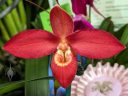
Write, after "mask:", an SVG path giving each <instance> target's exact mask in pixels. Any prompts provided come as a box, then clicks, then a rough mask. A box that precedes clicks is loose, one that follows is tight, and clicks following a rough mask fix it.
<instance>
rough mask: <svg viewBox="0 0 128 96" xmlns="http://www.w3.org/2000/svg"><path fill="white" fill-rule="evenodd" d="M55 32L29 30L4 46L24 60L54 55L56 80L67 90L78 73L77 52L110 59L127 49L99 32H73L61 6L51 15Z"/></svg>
mask: <svg viewBox="0 0 128 96" xmlns="http://www.w3.org/2000/svg"><path fill="white" fill-rule="evenodd" d="M50 21H51V26H52V29H53V33H49V32H47V31H45V30H40V29H39V30H36V29H33V30H26V31H24V32H21V33H19V34H17V35H16V36H14V37H13V38H12V39H11V40H9V41H8V42H7V43H6V44H5V45H4V50H6V51H8V52H9V53H11V54H13V55H15V56H17V57H22V58H39V57H42V56H46V55H49V54H51V53H54V56H53V58H52V64H51V68H52V71H53V75H54V77H55V78H56V79H57V80H58V81H59V83H60V84H61V85H62V86H63V87H68V86H69V85H70V84H71V82H72V80H73V78H74V76H75V74H76V71H77V61H76V56H75V55H76V53H78V54H80V55H81V56H86V57H88V58H97V59H102V58H109V57H111V56H113V55H115V54H117V53H119V52H120V51H121V50H123V49H124V48H125V47H124V46H123V45H122V44H121V43H120V42H119V41H118V40H117V39H116V38H115V37H114V36H112V35H111V34H110V33H107V32H105V31H102V30H97V29H86V30H79V31H77V32H73V29H74V28H73V21H72V18H71V17H70V16H69V15H68V14H67V13H66V12H65V11H64V10H63V9H61V8H60V7H59V6H55V7H54V8H53V9H52V10H51V12H50Z"/></svg>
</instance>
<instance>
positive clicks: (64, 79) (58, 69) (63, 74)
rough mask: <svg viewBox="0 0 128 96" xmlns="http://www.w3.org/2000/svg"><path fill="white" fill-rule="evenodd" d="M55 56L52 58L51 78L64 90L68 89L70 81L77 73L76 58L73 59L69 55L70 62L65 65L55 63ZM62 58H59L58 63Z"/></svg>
mask: <svg viewBox="0 0 128 96" xmlns="http://www.w3.org/2000/svg"><path fill="white" fill-rule="evenodd" d="M56 55H57V53H55V55H54V56H53V58H52V64H51V68H52V71H53V76H54V77H55V78H56V79H57V81H58V82H59V83H60V85H61V86H62V87H64V88H66V87H68V86H69V85H70V84H71V82H72V80H73V79H74V76H75V74H76V72H77V61H76V57H74V56H73V55H72V54H70V56H71V58H70V60H71V61H70V62H69V63H66V64H63V63H62V64H61V63H57V60H56ZM61 58H62V56H59V58H58V59H59V61H61Z"/></svg>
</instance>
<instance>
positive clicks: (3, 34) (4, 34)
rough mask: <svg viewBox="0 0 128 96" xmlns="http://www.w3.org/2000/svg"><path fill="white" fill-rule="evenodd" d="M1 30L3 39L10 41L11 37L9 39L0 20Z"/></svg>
mask: <svg viewBox="0 0 128 96" xmlns="http://www.w3.org/2000/svg"><path fill="white" fill-rule="evenodd" d="M0 29H1V33H2V37H3V39H4V40H6V41H8V40H9V39H10V37H9V35H8V32H7V30H6V28H5V26H4V24H3V23H2V21H1V20H0Z"/></svg>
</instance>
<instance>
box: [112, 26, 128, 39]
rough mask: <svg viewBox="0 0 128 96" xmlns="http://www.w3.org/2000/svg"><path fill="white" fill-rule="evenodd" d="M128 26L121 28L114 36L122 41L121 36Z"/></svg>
mask: <svg viewBox="0 0 128 96" xmlns="http://www.w3.org/2000/svg"><path fill="white" fill-rule="evenodd" d="M127 26H128V24H126V25H124V26H123V27H121V28H120V29H119V30H118V31H116V32H115V33H114V35H115V36H116V37H117V38H118V39H119V40H120V39H121V36H122V34H123V32H124V30H125V29H126V27H127Z"/></svg>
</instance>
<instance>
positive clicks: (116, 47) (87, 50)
mask: <svg viewBox="0 0 128 96" xmlns="http://www.w3.org/2000/svg"><path fill="white" fill-rule="evenodd" d="M67 40H68V41H69V44H70V46H71V47H72V49H73V50H74V51H76V52H77V53H79V54H80V55H81V56H86V57H88V58H96V59H103V58H109V57H112V56H113V55H115V54H117V53H119V52H120V51H122V50H123V49H124V48H125V47H124V46H123V45H122V44H121V43H120V42H119V41H118V40H117V39H116V38H115V37H114V36H112V35H111V34H110V33H108V32H105V31H103V30H97V29H93V30H91V29H90V30H89V29H88V30H83V31H82V30H81V31H78V32H75V33H74V34H72V35H70V36H68V37H67Z"/></svg>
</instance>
